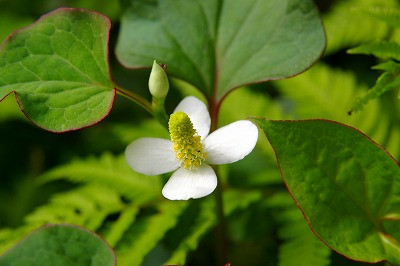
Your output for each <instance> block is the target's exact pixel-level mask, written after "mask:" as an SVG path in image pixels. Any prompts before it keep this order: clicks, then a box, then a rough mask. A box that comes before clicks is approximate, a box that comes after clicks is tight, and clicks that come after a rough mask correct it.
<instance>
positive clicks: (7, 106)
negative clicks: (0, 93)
mask: <svg viewBox="0 0 400 266" xmlns="http://www.w3.org/2000/svg"><path fill="white" fill-rule="evenodd" d="M13 96H14V95H9V96H7V97H6V98H4V100H3V101H2V102H1V104H0V122H2V121H5V120H9V119H25V117H24V115H23V114H22V113H21V111H20V109H19V106H18V104H17V103H16V102H15V99H14V97H13Z"/></svg>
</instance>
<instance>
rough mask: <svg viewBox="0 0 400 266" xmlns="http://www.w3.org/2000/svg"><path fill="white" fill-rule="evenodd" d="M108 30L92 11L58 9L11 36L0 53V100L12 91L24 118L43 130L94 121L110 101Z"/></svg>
mask: <svg viewBox="0 0 400 266" xmlns="http://www.w3.org/2000/svg"><path fill="white" fill-rule="evenodd" d="M110 26H111V25H110V22H109V20H108V19H107V18H106V17H104V16H102V15H99V14H98V13H93V12H89V11H84V10H80V9H58V10H56V11H54V12H52V13H50V14H48V15H46V16H44V17H42V18H41V19H40V20H38V21H37V22H36V23H34V24H32V26H31V27H29V28H26V29H23V30H21V31H18V32H16V33H15V34H14V35H12V37H11V38H9V39H8V41H7V42H5V43H4V44H3V46H2V47H1V49H0V86H1V87H0V100H1V99H3V98H4V97H5V96H6V95H8V94H9V93H11V92H14V93H15V95H16V99H17V101H18V104H19V105H20V108H21V109H22V110H23V112H24V113H25V115H26V116H27V117H28V118H29V119H30V120H31V121H32V122H33V123H35V124H37V125H38V126H40V127H43V128H44V129H47V130H49V131H54V132H63V131H68V130H75V129H79V128H82V127H87V126H90V125H93V124H95V123H97V122H99V121H100V120H101V119H103V118H104V117H105V116H106V115H107V114H108V113H109V112H110V109H111V107H112V104H113V101H114V97H115V90H114V84H113V82H112V80H111V77H110V73H109V69H108V61H107V60H108V56H107V53H108V51H107V50H108V45H107V42H108V32H109V30H110Z"/></svg>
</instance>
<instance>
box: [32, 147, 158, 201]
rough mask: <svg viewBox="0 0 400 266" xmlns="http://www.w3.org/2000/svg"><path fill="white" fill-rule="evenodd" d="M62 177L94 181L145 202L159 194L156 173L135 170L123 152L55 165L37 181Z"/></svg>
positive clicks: (87, 181)
mask: <svg viewBox="0 0 400 266" xmlns="http://www.w3.org/2000/svg"><path fill="white" fill-rule="evenodd" d="M58 179H65V180H68V181H71V182H75V183H88V184H89V183H95V184H101V185H104V186H107V187H109V188H113V189H115V190H116V191H118V192H119V193H120V194H121V195H123V196H124V197H127V198H128V199H136V200H139V201H140V202H144V201H147V200H150V199H154V198H158V197H160V191H161V180H160V178H159V176H145V175H141V174H139V173H136V172H134V171H133V170H132V169H131V168H130V167H129V165H128V164H127V163H126V161H125V157H124V155H120V156H118V157H115V156H113V155H111V154H108V153H106V154H103V155H102V156H101V157H100V158H96V157H91V158H88V159H79V160H75V161H73V162H71V163H69V164H66V165H62V166H59V167H56V168H54V169H53V170H51V171H49V172H47V173H45V174H44V175H43V176H41V177H40V178H39V180H40V182H49V181H52V180H58Z"/></svg>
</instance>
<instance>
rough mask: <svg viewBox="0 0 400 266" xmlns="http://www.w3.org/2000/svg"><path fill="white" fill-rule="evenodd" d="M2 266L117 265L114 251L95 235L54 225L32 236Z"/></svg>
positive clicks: (16, 247)
mask: <svg viewBox="0 0 400 266" xmlns="http://www.w3.org/2000/svg"><path fill="white" fill-rule="evenodd" d="M0 264H1V265H15V266H18V265H20V266H23V265H59V266H63V265H65V266H69V265H77V266H78V265H82V266H84V265H92V266H96V265H98V266H108V265H116V259H115V255H114V252H113V251H112V249H111V248H110V247H109V246H108V245H107V244H106V243H105V242H104V241H103V240H102V239H101V238H100V237H98V236H96V235H94V234H93V233H91V232H89V231H87V230H85V229H83V228H80V227H77V226H72V225H66V224H64V225H50V226H46V227H44V228H41V229H39V230H37V231H34V232H32V233H31V234H29V235H28V236H27V237H26V238H25V239H23V240H22V241H21V242H20V243H18V244H17V245H16V246H15V247H14V248H12V249H11V250H10V251H8V252H7V253H6V254H4V255H3V256H1V257H0Z"/></svg>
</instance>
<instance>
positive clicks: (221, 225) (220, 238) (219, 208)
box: [209, 97, 228, 265]
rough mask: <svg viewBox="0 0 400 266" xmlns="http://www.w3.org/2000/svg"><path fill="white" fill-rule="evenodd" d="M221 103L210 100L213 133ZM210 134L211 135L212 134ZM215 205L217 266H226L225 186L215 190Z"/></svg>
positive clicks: (219, 186)
mask: <svg viewBox="0 0 400 266" xmlns="http://www.w3.org/2000/svg"><path fill="white" fill-rule="evenodd" d="M219 107H220V102H218V101H217V100H216V97H213V99H211V100H209V111H210V117H211V130H210V131H211V132H213V131H215V130H216V129H217V128H218V114H219ZM211 132H210V133H211ZM213 168H214V171H215V173H216V174H217V177H218V167H217V166H214V167H213ZM215 203H216V212H217V218H218V224H217V227H216V228H215V234H216V237H215V249H216V253H217V265H225V264H226V263H227V258H228V257H227V240H226V222H225V215H224V203H223V186H222V184H221V183H220V184H219V185H218V186H217V188H216V190H215Z"/></svg>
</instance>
